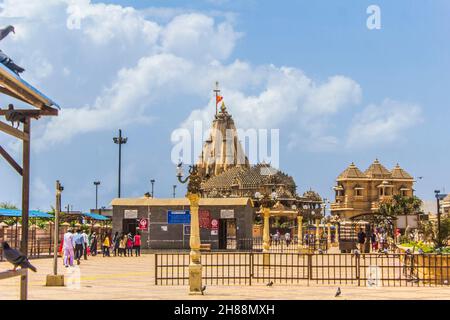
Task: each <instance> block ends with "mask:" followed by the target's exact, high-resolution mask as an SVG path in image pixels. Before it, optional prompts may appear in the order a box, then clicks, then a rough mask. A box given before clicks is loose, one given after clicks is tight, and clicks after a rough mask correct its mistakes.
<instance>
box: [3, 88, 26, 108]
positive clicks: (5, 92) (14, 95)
mask: <svg viewBox="0 0 450 320" xmlns="http://www.w3.org/2000/svg"><path fill="white" fill-rule="evenodd" d="M0 93H3V94H6V95H8V96H10V97H13V98H14V99H17V100H20V101H22V102H25V103H28V104H30V101H28V100H25V99H24V98H22V97H21V96H19V95H17V94H15V93H14V92H12V91H11V90H9V89H8V88H6V87H1V86H0Z"/></svg>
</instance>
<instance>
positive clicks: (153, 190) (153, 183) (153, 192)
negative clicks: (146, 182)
mask: <svg viewBox="0 0 450 320" xmlns="http://www.w3.org/2000/svg"><path fill="white" fill-rule="evenodd" d="M150 182H151V184H152V198H154V197H155V182H156V180H155V179H152V180H150Z"/></svg>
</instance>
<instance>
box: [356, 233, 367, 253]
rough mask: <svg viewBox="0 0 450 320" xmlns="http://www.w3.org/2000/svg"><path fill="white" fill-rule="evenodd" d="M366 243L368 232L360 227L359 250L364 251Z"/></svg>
mask: <svg viewBox="0 0 450 320" xmlns="http://www.w3.org/2000/svg"><path fill="white" fill-rule="evenodd" d="M365 243H366V233H365V232H364V230H363V229H362V228H360V229H359V232H358V244H359V252H360V253H363V252H364V244H365Z"/></svg>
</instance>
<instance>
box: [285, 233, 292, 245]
mask: <svg viewBox="0 0 450 320" xmlns="http://www.w3.org/2000/svg"><path fill="white" fill-rule="evenodd" d="M284 241H286V246H287V247H289V245H290V244H291V234H290V233H289V232H286V233H285V234H284Z"/></svg>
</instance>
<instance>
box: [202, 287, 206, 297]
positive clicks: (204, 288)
mask: <svg viewBox="0 0 450 320" xmlns="http://www.w3.org/2000/svg"><path fill="white" fill-rule="evenodd" d="M205 291H206V286H203V287H202V296H203V295H204V292H205Z"/></svg>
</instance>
